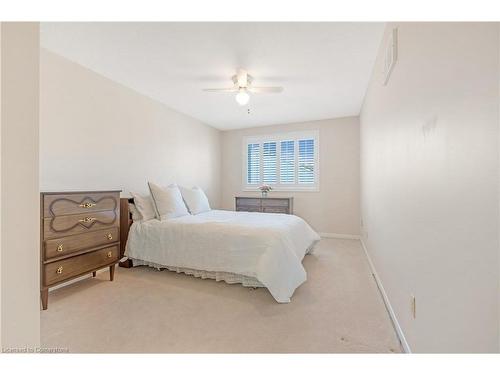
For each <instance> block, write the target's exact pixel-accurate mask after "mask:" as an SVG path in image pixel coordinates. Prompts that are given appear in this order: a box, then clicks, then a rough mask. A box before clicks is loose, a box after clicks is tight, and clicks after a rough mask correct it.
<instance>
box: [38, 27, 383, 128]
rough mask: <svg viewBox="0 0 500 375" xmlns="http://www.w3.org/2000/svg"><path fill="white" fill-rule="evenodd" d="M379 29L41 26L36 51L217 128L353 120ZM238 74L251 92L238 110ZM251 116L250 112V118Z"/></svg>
mask: <svg viewBox="0 0 500 375" xmlns="http://www.w3.org/2000/svg"><path fill="white" fill-rule="evenodd" d="M383 29H384V24H383V23H335V22H332V23H278V22H273V23H167V22H162V23H152V22H150V23H133V22H128V23H112V22H110V23H42V24H41V46H42V47H43V48H46V49H48V50H50V51H52V52H55V53H57V54H59V55H62V56H64V57H66V58H68V59H70V60H72V61H75V62H77V63H79V64H81V65H83V66H85V67H87V68H89V69H91V70H93V71H95V72H97V73H99V74H102V75H103V76H105V77H108V78H110V79H112V80H114V81H117V82H119V83H121V84H123V85H125V86H128V87H130V88H132V89H134V90H136V91H138V92H140V93H142V94H144V95H147V96H150V97H152V98H154V99H156V100H158V101H160V102H162V103H164V104H166V105H167V106H169V107H170V108H173V109H175V110H177V111H179V112H182V113H184V114H187V115H189V116H192V117H194V118H196V119H198V120H200V121H202V122H204V123H206V124H209V125H212V126H214V127H216V128H218V129H223V130H225V129H237V128H247V127H253V126H263V125H272V124H282V123H290V122H303V121H311V120H320V119H327V118H334V117H344V116H353V115H358V114H359V112H360V108H361V105H362V101H363V97H364V94H365V90H366V87H367V85H368V80H369V77H370V75H371V71H372V67H373V64H374V61H375V56H376V53H377V49H378V46H379V43H380V40H381V38H382V33H383ZM237 68H244V69H246V70H247V71H248V72H249V74H251V75H252V76H253V77H254V82H253V84H254V85H255V86H282V87H284V91H283V92H282V93H280V94H258V95H251V99H250V103H249V104H248V106H245V107H240V106H239V105H238V104H237V103H236V102H235V100H234V94H230V93H211V92H203V91H202V89H203V88H218V87H231V86H232V82H231V80H230V78H231V76H232V75H233V74H235V72H236V70H237ZM248 109H250V113H248Z"/></svg>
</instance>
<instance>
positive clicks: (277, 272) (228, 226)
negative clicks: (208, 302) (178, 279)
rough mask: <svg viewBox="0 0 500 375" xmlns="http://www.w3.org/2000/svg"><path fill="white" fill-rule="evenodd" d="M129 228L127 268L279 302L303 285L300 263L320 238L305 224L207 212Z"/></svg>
mask: <svg viewBox="0 0 500 375" xmlns="http://www.w3.org/2000/svg"><path fill="white" fill-rule="evenodd" d="M125 201H126V199H125ZM127 203H128V202H127ZM122 208H123V209H122V211H126V212H122V214H123V213H124V214H125V215H128V210H127V209H126V206H125V204H122ZM128 224H129V226H128V229H129V230H128V239H127V238H125V239H126V241H122V242H123V243H125V242H126V246H125V248H124V256H126V257H128V259H129V262H130V263H129V264H130V265H133V266H139V265H146V266H150V267H155V268H166V269H168V270H171V271H176V272H183V273H186V274H189V275H193V276H196V277H202V278H210V279H216V280H223V281H225V282H227V283H241V284H242V285H243V286H249V287H265V288H267V289H268V290H269V292H270V293H271V295H272V296H273V297H274V299H275V300H276V301H277V302H280V303H287V302H290V297H291V296H292V295H293V293H294V291H295V289H296V288H297V287H298V286H300V285H301V284H302V283H303V282H304V281H306V277H307V275H306V271H305V269H304V267H303V266H302V260H303V258H304V256H305V255H306V254H310V253H311V252H312V250H313V248H314V245H315V244H316V242H317V241H319V239H320V237H319V236H318V234H317V233H316V232H315V231H314V230H313V229H312V228H311V227H310V226H309V225H308V224H307V223H306V222H305V221H304V220H303V219H301V218H299V217H298V216H294V215H285V214H271V213H257V212H235V211H224V210H211V211H208V212H204V213H201V214H198V215H186V216H182V217H178V218H174V219H169V220H165V221H160V220H157V219H152V220H148V221H144V222H132V221H131V220H130V218H129V219H128Z"/></svg>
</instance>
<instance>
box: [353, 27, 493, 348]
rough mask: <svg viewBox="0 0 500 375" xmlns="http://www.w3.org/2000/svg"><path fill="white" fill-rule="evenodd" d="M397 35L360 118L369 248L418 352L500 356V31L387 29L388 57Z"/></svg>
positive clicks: (377, 71) (375, 76) (376, 73)
mask: <svg viewBox="0 0 500 375" xmlns="http://www.w3.org/2000/svg"><path fill="white" fill-rule="evenodd" d="M395 26H397V27H398V30H399V55H398V62H397V65H396V66H395V69H394V71H393V73H392V76H391V79H390V81H389V82H388V85H387V86H383V84H382V76H381V71H382V64H383V61H382V58H383V53H384V50H383V49H381V50H380V51H379V54H378V58H377V62H376V65H375V68H374V71H373V76H372V79H371V83H370V85H369V88H368V91H367V94H366V97H365V101H364V105H363V108H362V112H361V186H362V188H361V202H362V204H361V205H362V219H363V223H364V228H362V232H363V240H364V242H365V244H366V246H367V249H368V252H369V254H370V257H371V258H372V260H373V263H374V265H375V268H376V270H377V272H378V274H379V276H380V278H381V280H382V283H383V286H384V288H385V290H386V292H387V294H388V297H389V300H390V302H391V305H392V307H393V309H394V311H395V313H396V316H397V319H398V321H399V323H400V325H401V327H402V329H403V331H404V334H405V336H406V339H407V341H408V343H409V345H410V347H411V349H412V350H413V351H415V352H495V351H498V348H499V339H498V333H499V328H498V320H499V311H498V295H499V294H498V293H499V288H498V285H499V280H498V274H499V268H498V264H499V260H498V248H499V244H498V228H499V223H498V209H499V207H498V192H497V189H498V139H499V136H498V126H499V116H498V105H499V98H498V83H499V68H498V61H499V40H498V30H497V28H498V25H497V24H495V23H482V24H478V23H401V24H397V25H391V24H390V25H388V26H387V29H386V35H385V37H384V42H383V43H382V46H385V40H387V33H388V32H389V30H390V29H392V27H395ZM411 295H415V296H416V299H417V318H416V319H415V320H414V319H412V315H411V309H410V298H411Z"/></svg>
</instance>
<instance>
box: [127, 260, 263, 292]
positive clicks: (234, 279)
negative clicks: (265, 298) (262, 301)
mask: <svg viewBox="0 0 500 375" xmlns="http://www.w3.org/2000/svg"><path fill="white" fill-rule="evenodd" d="M129 259H131V260H132V263H133V265H134V267H135V266H148V267H153V268H156V269H157V270H162V269H166V270H169V271H172V272H177V273H184V274H186V275H190V276H194V277H199V278H201V279H212V280H215V281H224V282H226V283H227V284H241V285H243V286H245V287H249V288H264V285H262V284H261V283H260V282H259V280H257V279H256V278H255V277H250V276H245V275H239V274H236V273H231V272H214V271H203V270H194V269H192V268H184V267H172V266H165V265H162V264H158V263H153V262H148V261H145V260H140V259H134V258H129Z"/></svg>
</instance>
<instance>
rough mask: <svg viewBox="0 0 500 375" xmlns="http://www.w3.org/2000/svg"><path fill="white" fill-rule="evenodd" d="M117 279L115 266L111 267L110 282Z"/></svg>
mask: <svg viewBox="0 0 500 375" xmlns="http://www.w3.org/2000/svg"><path fill="white" fill-rule="evenodd" d="M114 278H115V265H114V264H113V265H112V266H109V281H113V279H114Z"/></svg>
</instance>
